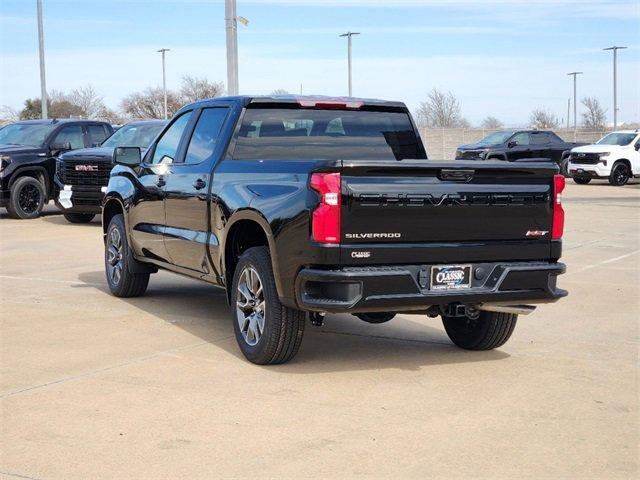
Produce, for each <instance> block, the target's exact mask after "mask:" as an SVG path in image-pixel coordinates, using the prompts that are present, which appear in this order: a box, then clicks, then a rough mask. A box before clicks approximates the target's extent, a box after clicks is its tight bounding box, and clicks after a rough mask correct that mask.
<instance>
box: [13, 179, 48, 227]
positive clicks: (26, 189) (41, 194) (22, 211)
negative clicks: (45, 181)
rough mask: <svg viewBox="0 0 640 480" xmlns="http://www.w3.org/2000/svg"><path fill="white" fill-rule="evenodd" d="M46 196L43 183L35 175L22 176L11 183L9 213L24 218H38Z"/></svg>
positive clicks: (14, 216)
mask: <svg viewBox="0 0 640 480" xmlns="http://www.w3.org/2000/svg"><path fill="white" fill-rule="evenodd" d="M45 197H46V193H45V191H44V187H43V186H42V183H40V182H39V181H38V180H37V179H35V178H33V177H21V178H19V179H18V180H16V181H15V183H14V184H13V185H11V193H10V197H9V203H8V204H7V213H9V216H10V217H12V218H20V219H23V220H26V219H31V218H37V217H39V216H40V212H42V209H43V208H44V204H45Z"/></svg>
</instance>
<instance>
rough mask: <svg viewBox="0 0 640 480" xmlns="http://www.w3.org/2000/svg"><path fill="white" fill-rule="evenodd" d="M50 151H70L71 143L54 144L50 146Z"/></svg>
mask: <svg viewBox="0 0 640 480" xmlns="http://www.w3.org/2000/svg"><path fill="white" fill-rule="evenodd" d="M51 150H52V151H55V152H62V151H64V150H71V142H55V143H52V144H51Z"/></svg>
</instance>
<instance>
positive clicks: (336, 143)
mask: <svg viewBox="0 0 640 480" xmlns="http://www.w3.org/2000/svg"><path fill="white" fill-rule="evenodd" d="M233 158H234V159H237V160H403V159H405V158H422V159H425V158H426V155H425V153H424V150H423V148H422V146H421V144H420V139H419V138H418V137H417V135H416V132H415V131H414V129H413V126H412V124H411V121H410V120H409V115H408V114H407V113H404V112H387V111H352V110H313V109H287V108H281V109H272V108H249V109H247V110H246V111H245V114H244V118H243V120H242V125H241V126H240V131H239V133H238V138H237V141H236V147H235V150H234V153H233Z"/></svg>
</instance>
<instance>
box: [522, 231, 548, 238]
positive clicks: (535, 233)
mask: <svg viewBox="0 0 640 480" xmlns="http://www.w3.org/2000/svg"><path fill="white" fill-rule="evenodd" d="M547 233H549V230H527V234H526V236H527V237H544V236H546V235H547Z"/></svg>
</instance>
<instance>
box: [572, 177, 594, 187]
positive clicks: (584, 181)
mask: <svg viewBox="0 0 640 480" xmlns="http://www.w3.org/2000/svg"><path fill="white" fill-rule="evenodd" d="M573 181H574V182H576V183H577V184H578V185H586V184H587V183H589V182H590V181H591V179H590V178H585V177H573Z"/></svg>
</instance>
